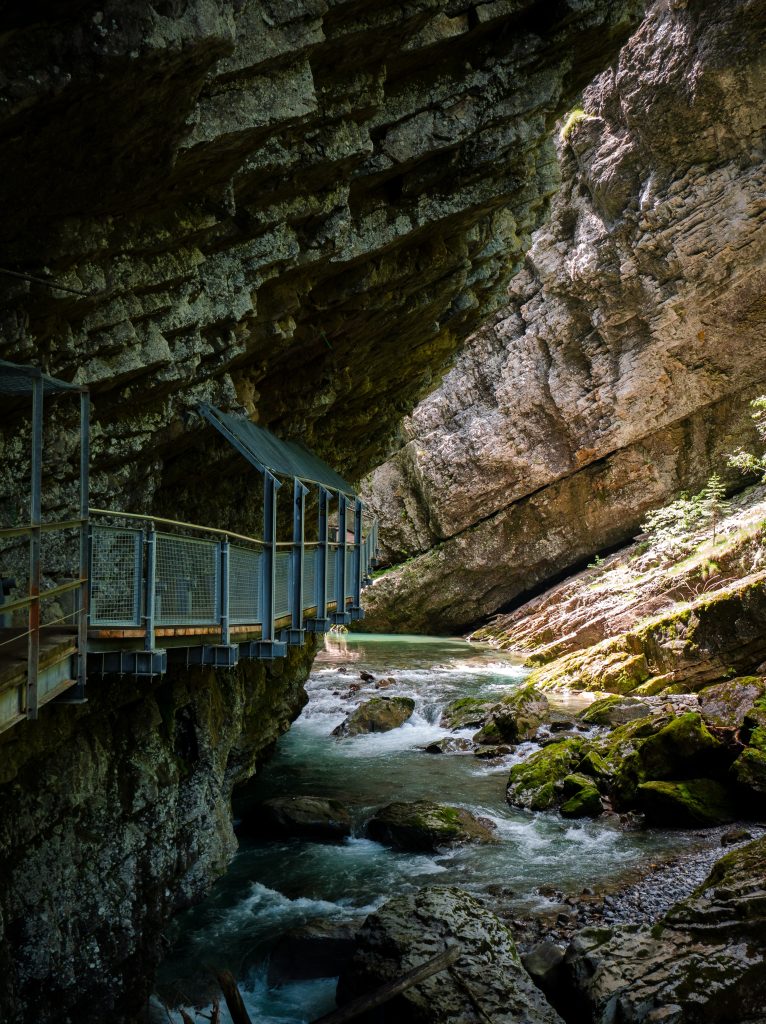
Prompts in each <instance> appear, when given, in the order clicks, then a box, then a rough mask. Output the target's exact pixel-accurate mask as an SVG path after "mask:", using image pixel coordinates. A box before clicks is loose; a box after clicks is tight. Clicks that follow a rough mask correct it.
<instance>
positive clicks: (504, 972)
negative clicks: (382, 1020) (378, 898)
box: [338, 887, 562, 1024]
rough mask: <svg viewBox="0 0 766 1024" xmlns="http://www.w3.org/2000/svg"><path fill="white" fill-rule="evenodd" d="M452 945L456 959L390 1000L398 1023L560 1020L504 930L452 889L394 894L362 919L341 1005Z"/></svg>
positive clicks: (545, 1023) (553, 1023)
mask: <svg viewBox="0 0 766 1024" xmlns="http://www.w3.org/2000/svg"><path fill="white" fill-rule="evenodd" d="M453 943H456V944H457V945H458V946H459V948H460V950H461V956H460V958H459V960H458V961H457V963H456V964H455V965H454V966H453V967H452V968H450V969H449V970H448V971H444V972H441V973H439V974H437V975H434V976H433V977H431V978H429V979H427V980H426V981H424V982H422V983H421V984H419V985H415V986H413V987H412V988H410V989H408V990H407V991H406V992H404V993H403V994H402V995H401V996H399V997H397V999H396V1002H395V1004H394V1003H392V1004H390V1011H389V1012H390V1013H391V1019H394V1018H395V1019H396V1020H397V1021H398V1022H399V1024H448V1022H450V1024H457V1022H462V1024H474V1022H476V1024H486V1022H487V1020H491V1021H492V1022H493V1024H520V1022H522V1021H523V1022H525V1024H562V1022H561V1018H560V1017H559V1016H558V1014H557V1013H556V1012H555V1011H554V1010H553V1009H552V1008H551V1007H550V1006H549V1005H548V1003H547V1002H546V1000H545V998H544V997H543V995H542V993H541V992H540V991H539V989H537V988H536V987H535V985H534V984H533V983H532V980H531V979H530V977H529V975H528V974H527V973H526V971H525V970H524V968H523V967H522V966H521V963H520V960H519V955H518V953H517V951H516V947H515V944H514V941H513V937H512V935H511V933H510V931H509V930H508V928H506V927H505V925H504V924H502V923H501V921H500V920H499V919H498V918H497V917H495V915H494V914H492V913H490V912H489V911H488V910H487V909H486V907H485V906H484V905H483V904H482V903H480V902H479V901H478V900H476V899H474V898H473V897H472V896H470V895H469V894H468V893H466V892H463V891H462V890H460V889H456V888H452V887H450V888H436V887H434V888H427V889H421V890H419V891H418V892H416V893H414V894H409V895H406V896H397V897H395V898H394V899H392V900H389V902H388V903H386V904H385V905H384V906H383V907H381V909H380V910H378V911H376V912H375V913H374V914H371V915H370V916H369V917H368V918H367V920H366V921H365V923H364V926H363V927H362V930H361V932H360V934H359V939H358V944H357V950H356V953H355V954H354V957H353V960H352V962H351V965H350V966H349V967H348V969H347V970H345V971H344V972H343V974H342V975H341V977H340V980H339V983H338V1001H339V1003H340V1005H343V1003H345V1002H347V1001H348V1000H350V999H353V998H354V997H355V996H358V995H361V994H362V993H365V992H369V991H371V990H372V989H374V988H376V987H377V986H378V985H382V984H384V983H385V982H387V981H392V980H394V979H395V978H398V977H401V975H402V974H404V973H406V972H407V971H409V970H412V968H414V967H416V966H418V965H419V964H421V963H424V962H425V961H426V960H428V959H430V958H431V957H433V956H435V955H436V954H438V953H439V952H441V951H442V950H444V949H445V948H446V947H447V946H449V945H451V944H453ZM387 1019H388V1018H387Z"/></svg>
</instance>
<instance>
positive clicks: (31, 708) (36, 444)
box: [26, 375, 43, 719]
mask: <svg viewBox="0 0 766 1024" xmlns="http://www.w3.org/2000/svg"><path fill="white" fill-rule="evenodd" d="M42 460H43V378H42V375H40V376H39V377H36V378H35V379H34V380H33V382H32V466H31V481H30V491H31V498H30V503H29V523H30V526H31V527H32V529H31V532H30V535H29V622H28V626H29V641H28V646H27V699H26V713H27V718H32V719H34V718H37V710H38V705H37V673H38V670H39V666H40V584H41V578H42V572H41V566H40V556H41V550H40V549H41V530H40V526H41V523H42V473H43V470H42Z"/></svg>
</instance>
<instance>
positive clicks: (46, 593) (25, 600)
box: [0, 576, 88, 614]
mask: <svg viewBox="0 0 766 1024" xmlns="http://www.w3.org/2000/svg"><path fill="white" fill-rule="evenodd" d="M87 582H88V577H87V576H86V577H84V578H82V579H76V580H67V582H66V583H59V584H58V585H57V586H55V587H51V588H50V590H43V591H41V592H40V593H39V594H35V596H34V597H28V596H27V597H19V598H16V600H15V601H6V602H5V603H4V604H2V605H0V611H2V612H3V614H5V612H14V611H17V610H18V609H19V608H28V607H29V606H30V604H32V603H34V602H36V601H43V600H45V598H47V597H56V596H57V595H58V594H66V593H67V592H68V591H70V590H77V588H78V587H81V586H82V585H83V584H84V583H87Z"/></svg>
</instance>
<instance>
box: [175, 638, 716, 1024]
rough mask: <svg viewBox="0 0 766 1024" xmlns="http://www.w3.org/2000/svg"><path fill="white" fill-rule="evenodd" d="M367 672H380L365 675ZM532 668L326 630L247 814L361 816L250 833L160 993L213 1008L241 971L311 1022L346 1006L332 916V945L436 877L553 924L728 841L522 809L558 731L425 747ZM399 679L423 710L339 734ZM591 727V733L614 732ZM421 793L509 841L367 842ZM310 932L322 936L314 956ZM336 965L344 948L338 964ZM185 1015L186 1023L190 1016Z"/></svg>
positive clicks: (191, 915)
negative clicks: (638, 877) (477, 748)
mask: <svg viewBox="0 0 766 1024" xmlns="http://www.w3.org/2000/svg"><path fill="white" fill-rule="evenodd" d="M360 673H365V674H369V675H371V676H374V677H375V680H372V679H368V681H367V682H363V681H362V678H361V676H360ZM528 674H529V670H528V669H524V668H522V667H521V666H520V665H519V662H518V659H516V658H513V657H511V656H508V655H503V654H502V653H498V652H497V651H493V650H492V649H487V648H486V647H482V646H479V645H475V644H474V645H472V644H468V643H466V642H465V641H462V640H458V639H447V638H439V637H422V636H385V635H365V634H348V635H345V636H331V637H328V638H327V640H326V642H325V647H324V650H322V651H320V653H319V655H318V657H317V659H316V661H315V663H314V667H313V671H312V673H311V676H310V678H309V681H308V683H307V690H308V693H309V703H308V704H307V705H306V708H305V709H304V711H303V713H302V714H301V716H300V717H299V718H298V720H297V721H296V722H295V723H294V725H293V726H292V727H291V729H290V731H289V732H288V733H287V734H286V735H285V736H283V737H282V738H281V739H280V740H279V742H278V744H277V750H276V753H275V755H274V757H273V758H272V760H271V761H270V762H269V763H268V765H267V766H266V768H265V769H264V770H263V772H262V773H261V774H260V775H259V776H258V778H257V779H256V780H254V782H253V783H252V784H251V785H250V786H249V787H248V788H247V792H246V793H245V794H243V795H242V796H241V797H240V799H239V801H238V802H235V810H237V811H238V813H239V814H240V815H241V817H242V819H243V821H242V828H243V830H244V832H245V833H246V832H247V826H248V824H249V825H250V826H251V827H252V826H255V825H257V823H258V821H259V818H260V817H261V815H262V807H261V806H260V804H261V801H265V800H268V799H270V798H274V797H279V798H285V797H290V796H312V797H321V798H323V799H335V800H338V801H340V802H341V803H342V804H343V806H344V807H345V808H347V809H348V811H349V812H350V815H351V821H352V825H351V836H350V837H348V838H345V839H342V840H341V841H337V840H336V841H327V840H325V841H321V840H319V841H316V840H310V839H303V838H295V837H293V838H270V839H260V840H256V839H252V838H247V837H246V836H245V837H244V838H242V839H241V845H240V850H239V852H238V854H237V856H236V857H235V859H234V861H233V862H232V864H231V866H230V868H229V870H228V872H227V873H226V875H225V876H224V877H223V878H222V879H221V880H219V881H218V882H217V883H216V884H215V886H214V888H213V891H212V893H211V895H210V896H209V897H208V898H207V899H206V900H205V901H204V902H203V903H202V904H201V905H200V906H199V907H197V908H195V909H193V910H191V911H188V912H187V913H185V914H183V915H181V917H180V918H178V919H176V921H175V922H174V923H173V925H172V926H171V928H170V930H169V933H168V936H169V940H170V941H171V942H172V948H171V951H170V953H169V955H168V958H167V959H166V960H165V962H164V964H163V966H162V968H161V972H160V978H159V985H158V993H159V997H161V998H163V999H165V1000H167V1002H168V1003H169V1004H171V1005H173V1004H174V1003H176V1002H179V1001H180V1003H181V1004H182V1005H185V1006H186V1007H188V1008H191V1007H192V1006H194V1005H197V1006H198V1008H201V1009H203V1008H204V1007H205V1004H207V1003H208V1001H209V1000H210V999H211V998H213V997H214V995H215V994H216V986H215V980H214V978H213V977H212V975H211V974H210V973H209V971H207V970H206V969H205V965H215V966H218V967H221V966H223V967H227V968H229V969H231V970H233V971H234V972H235V974H236V976H237V977H238V979H239V980H240V985H241V989H242V991H243V995H244V998H245V1002H246V1004H247V1006H248V1007H249V1009H250V1011H251V1016H252V1019H253V1020H254V1021H260V1022H266V1024H285V1022H295V1021H311V1020H314V1019H316V1018H317V1017H319V1016H320V1015H321V1014H322V1013H324V1012H326V1011H327V1010H329V1009H330V1008H332V1007H333V1006H334V1005H335V987H336V981H337V978H336V977H334V976H332V975H330V976H326V977H322V976H321V975H322V972H323V971H326V970H328V969H329V970H332V969H333V966H332V965H330V967H329V968H328V967H327V964H326V963H325V962H323V960H324V959H325V957H326V955H325V956H323V953H322V952H321V949H320V947H321V941H322V937H323V932H322V925H323V924H329V925H331V927H330V928H329V929H328V930H326V931H325V933H324V938H325V940H327V939H329V940H330V941H332V937H333V934H335V935H336V936H344V935H348V934H350V933H353V931H354V930H355V929H358V928H359V927H360V926H361V924H362V922H363V921H364V918H365V917H366V916H367V915H368V914H369V913H371V912H372V911H373V910H374V909H375V908H377V907H379V906H380V905H381V904H382V903H383V902H385V901H386V900H387V899H389V898H390V897H391V896H393V895H395V894H397V893H406V892H413V891H415V890H416V889H417V888H418V887H420V886H424V885H432V884H436V885H439V886H453V885H457V886H460V888H461V889H463V890H465V891H466V892H469V893H472V894H477V895H479V896H483V897H485V898H486V899H487V900H488V901H489V902H488V906H490V907H492V908H493V909H494V910H495V911H497V909H498V907H502V913H503V916H504V917H507V918H508V919H513V918H518V917H535V918H537V919H538V920H540V921H545V922H547V923H548V924H553V923H555V920H556V918H557V917H558V915H559V914H561V913H564V914H565V915H566V914H571V913H572V908H571V906H570V905H567V904H566V903H562V899H563V897H565V896H568V895H572V896H577V895H580V894H581V893H582V891H583V889H586V890H589V891H591V892H592V891H593V890H596V889H598V890H608V889H610V888H614V887H616V886H618V885H621V884H625V883H626V881H628V880H629V879H630V878H632V877H633V875H634V874H637V873H640V872H641V871H642V870H645V869H646V867H647V866H648V864H650V863H652V862H656V861H662V860H664V859H666V858H669V857H671V856H673V855H675V854H681V853H686V852H689V851H690V850H693V849H695V848H697V847H706V848H707V847H710V846H711V845H713V844H717V842H718V836H717V835H714V836H711V835H708V836H705V835H704V833H698V832H696V833H695V832H688V831H672V830H662V829H655V830H645V831H642V830H630V829H627V830H626V829H625V828H624V827H623V824H622V823H621V822H620V819H619V818H618V817H617V816H616V815H613V816H611V817H610V818H607V819H599V820H596V821H591V820H587V819H586V820H576V821H567V820H566V819H563V818H561V817H560V816H559V815H558V814H557V813H548V814H535V813H532V812H529V811H523V810H518V809H515V808H513V807H510V806H509V805H508V803H507V802H506V799H505V787H506V784H507V780H508V772H509V768H510V766H511V765H512V764H514V763H517V762H520V761H522V760H523V759H524V758H526V757H528V756H529V755H530V753H531V752H532V751H534V750H535V749H538V747H539V742H540V741H541V742H543V743H544V742H545V740H546V739H547V738H550V737H551V735H553V734H552V733H551V732H550V731H549V730H548V729H547V728H545V727H543V729H542V730H541V732H540V735H539V737H538V741H536V742H528V743H523V744H521V745H520V746H519V747H518V748H517V749H516V750H515V751H514V752H513V753H511V754H506V755H504V756H502V755H501V756H499V757H495V758H491V759H489V760H482V759H479V758H477V757H475V756H474V754H473V752H472V751H471V750H470V749H468V750H465V751H459V750H458V751H456V752H453V753H443V754H435V753H429V752H426V750H425V748H426V747H428V746H429V744H433V743H435V742H437V741H439V740H440V739H443V738H444V737H445V736H448V735H449V736H452V737H453V738H454V740H456V741H460V740H464V741H469V740H470V738H471V736H472V735H473V734H474V733H475V732H476V729H475V728H472V727H470V726H467V727H465V728H463V729H458V730H457V731H454V732H450V731H449V730H448V729H447V728H446V727H445V726H444V725H442V724H440V721H441V718H442V714H443V712H444V709H445V707H447V706H448V705H449V704H450V703H451V702H453V701H455V700H456V699H459V698H463V697H469V698H474V699H485V700H490V701H497V700H499V699H501V698H502V697H503V696H507V695H508V694H509V693H511V692H514V691H517V690H518V689H519V687H520V686H522V685H523V683H524V680H525V678H526V676H527V675H528ZM388 679H393V680H395V683H394V684H393V685H391V686H386V687H385V689H384V690H383V691H382V692H384V693H385V694H386V696H389V697H395V696H404V697H409V698H412V699H413V700H414V702H415V708H414V712H413V714H412V716H411V718H410V719H409V720H408V721H406V722H405V723H404V724H402V725H401V726H399V727H398V728H394V729H391V730H390V731H388V732H384V733H370V734H364V735H358V736H351V737H346V738H339V737H336V736H333V735H332V732H333V729H335V728H336V727H337V726H338V725H339V723H340V722H342V721H343V719H344V718H345V717H346V716H347V715H348V713H349V711H351V710H353V708H354V707H356V706H358V705H359V704H360V703H361V702H362V701H365V700H368V699H370V698H371V697H374V696H375V695H376V694H378V693H379V692H381V691H379V690H377V689H376V685H375V681H380V680H388ZM360 683H361V688H360V689H355V687H357V686H358V685H359V684H360ZM555 706H556V709H557V710H558V711H560V712H561V718H562V722H561V724H562V725H563V724H567V719H568V720H569V722H570V724H571V723H573V722H575V721H576V715H577V713H578V711H580V710H581V709H582V708H583V707H584V706H587V699H583V698H582V697H580V696H578V695H570V696H569V697H566V696H562V697H561V698H560V699H559V700H558V701H557V702H556V705H555ZM582 729H583V734H584V735H590V734H594V733H598V732H602V731H603V730H599V729H598V728H597V727H593V726H590V727H589V726H587V725H585V726H582ZM466 746H469V744H468V743H466ZM418 800H429V801H436V802H439V803H443V804H448V805H457V806H460V807H465V808H467V809H468V810H470V811H471V812H473V813H474V814H475V815H477V816H480V817H481V818H483V819H488V820H489V821H490V822H491V823H492V826H493V829H494V834H495V839H496V842H494V843H490V844H467V845H463V846H458V847H455V848H453V849H442V850H439V851H438V852H420V853H417V852H406V851H401V850H394V849H391V848H389V847H387V846H385V845H383V844H381V843H379V842H375V841H373V840H371V839H369V838H367V837H366V835H365V824H366V822H367V821H368V820H369V819H370V818H371V817H372V815H373V814H374V813H375V811H376V810H378V809H379V808H380V807H381V806H383V805H386V804H389V803H391V802H393V801H418ZM690 887H691V878H690V879H689V880H686V881H683V880H682V881H680V882H679V881H678V880H677V881H676V882H675V883H674V886H673V887H672V888H671V890H670V892H669V893H668V894H667V896H666V898H669V899H670V900H671V902H672V901H675V899H676V898H680V897H681V896H682V895H686V892H687V891H688V889H689V888H690ZM682 888H683V889H684V890H685V891H681V890H682ZM562 894H563V895H562ZM301 928H303V929H304V930H303V932H302V931H300V929H301ZM312 933H313V934H314V935H316V934H317V933H318V935H319V940H318V941H317V942H316V944H315V947H314V949H313V952H312V950H311V940H310V936H311V934H312ZM307 936H308V937H309V941H308V942H307ZM339 962H340V959H339V958H337V957H336V966H337V963H339ZM315 975H318V977H315ZM190 1012H192V1011H191V1009H190ZM204 1012H209V1010H204ZM158 1019H159V1018H158ZM173 1019H174V1020H178V1021H180V1017H179V1016H177V1015H174V1017H173ZM200 1019H202V1018H200Z"/></svg>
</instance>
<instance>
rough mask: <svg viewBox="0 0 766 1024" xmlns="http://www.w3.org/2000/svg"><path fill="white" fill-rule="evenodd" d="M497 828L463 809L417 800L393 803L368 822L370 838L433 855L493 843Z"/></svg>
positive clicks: (403, 848) (395, 847) (398, 848)
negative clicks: (445, 849) (471, 844)
mask: <svg viewBox="0 0 766 1024" xmlns="http://www.w3.org/2000/svg"><path fill="white" fill-rule="evenodd" d="M493 829H494V825H493V824H492V822H490V821H488V820H487V819H486V818H477V817H475V815H473V814H471V812H470V811H467V810H465V808H463V807H448V806H445V805H444V804H436V803H431V802H430V801H429V800H416V801H414V802H412V803H393V804H389V805H388V806H387V807H383V808H381V810H379V811H377V812H376V814H375V815H374V817H372V818H371V819H370V820H369V821H368V822H367V835H368V836H369V837H370V839H374V840H375V841H376V842H379V843H385V845H386V846H391V847H393V848H394V849H395V850H411V851H413V852H420V851H423V852H429V853H434V852H436V851H437V850H439V849H441V848H443V847H445V846H456V845H458V844H460V843H469V842H479V843H491V842H494V840H495V836H494V834H493Z"/></svg>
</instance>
